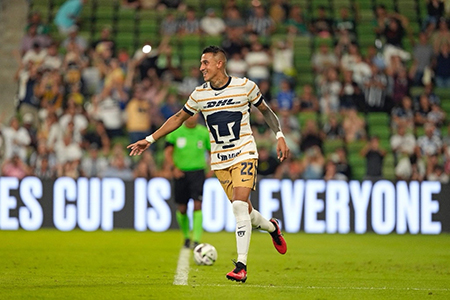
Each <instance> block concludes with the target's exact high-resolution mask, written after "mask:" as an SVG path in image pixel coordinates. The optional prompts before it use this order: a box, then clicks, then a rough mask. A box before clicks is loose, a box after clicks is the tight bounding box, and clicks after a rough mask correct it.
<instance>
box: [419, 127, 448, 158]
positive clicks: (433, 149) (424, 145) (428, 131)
mask: <svg viewBox="0 0 450 300" xmlns="http://www.w3.org/2000/svg"><path fill="white" fill-rule="evenodd" d="M417 146H419V148H420V151H421V154H422V155H423V156H424V157H426V158H427V157H430V156H432V155H440V154H441V152H442V140H441V138H440V137H439V136H438V135H436V134H435V126H434V125H433V124H431V123H426V124H425V135H423V136H419V137H418V138H417Z"/></svg>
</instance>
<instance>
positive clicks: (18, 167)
mask: <svg viewBox="0 0 450 300" xmlns="http://www.w3.org/2000/svg"><path fill="white" fill-rule="evenodd" d="M2 175H3V176H7V177H15V178H18V179H23V178H24V177H25V176H28V175H31V170H30V168H29V167H28V166H27V164H26V163H25V162H24V161H23V160H22V159H21V158H20V156H19V155H18V154H16V153H13V154H12V156H11V157H10V158H7V159H5V161H4V162H3V164H2Z"/></svg>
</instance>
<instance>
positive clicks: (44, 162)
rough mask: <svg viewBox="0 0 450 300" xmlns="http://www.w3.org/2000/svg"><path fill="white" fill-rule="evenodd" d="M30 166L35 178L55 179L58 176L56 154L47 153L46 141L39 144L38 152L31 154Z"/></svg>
mask: <svg viewBox="0 0 450 300" xmlns="http://www.w3.org/2000/svg"><path fill="white" fill-rule="evenodd" d="M29 166H30V167H31V169H32V170H33V174H34V175H35V176H38V177H43V178H45V179H53V178H54V176H55V175H56V157H55V154H54V153H50V152H48V151H47V145H46V141H45V140H44V139H42V140H40V141H39V142H38V145H37V148H36V151H34V152H32V153H31V155H30V164H29Z"/></svg>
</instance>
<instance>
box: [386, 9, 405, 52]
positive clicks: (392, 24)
mask: <svg viewBox="0 0 450 300" xmlns="http://www.w3.org/2000/svg"><path fill="white" fill-rule="evenodd" d="M404 36H405V29H404V28H403V26H402V24H401V21H400V20H398V19H397V18H395V17H391V18H389V21H388V23H387V26H386V27H385V28H384V31H383V37H384V38H385V40H386V44H389V45H392V46H394V47H397V48H401V49H403V37H404Z"/></svg>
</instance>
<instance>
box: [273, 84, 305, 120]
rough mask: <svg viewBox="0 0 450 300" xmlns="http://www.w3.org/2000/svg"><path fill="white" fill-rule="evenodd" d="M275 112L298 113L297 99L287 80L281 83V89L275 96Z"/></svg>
mask: <svg viewBox="0 0 450 300" xmlns="http://www.w3.org/2000/svg"><path fill="white" fill-rule="evenodd" d="M275 104H276V110H277V111H282V110H286V111H290V112H291V113H295V112H297V111H298V108H299V104H298V99H297V97H296V95H295V93H294V91H293V90H292V88H291V85H290V84H289V82H288V81H287V80H283V81H281V89H280V91H279V92H278V94H277V96H276V103H275Z"/></svg>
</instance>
